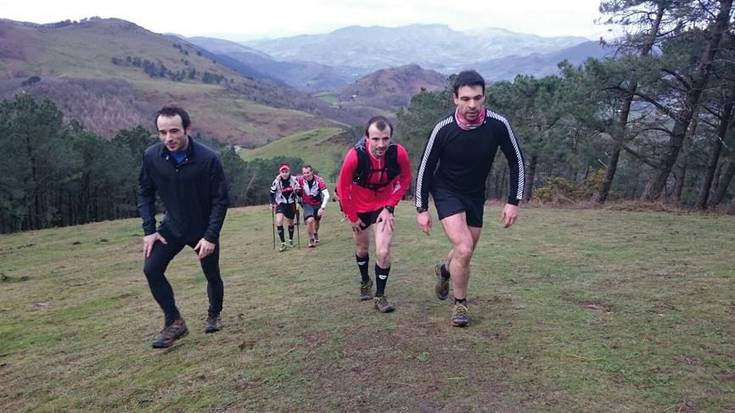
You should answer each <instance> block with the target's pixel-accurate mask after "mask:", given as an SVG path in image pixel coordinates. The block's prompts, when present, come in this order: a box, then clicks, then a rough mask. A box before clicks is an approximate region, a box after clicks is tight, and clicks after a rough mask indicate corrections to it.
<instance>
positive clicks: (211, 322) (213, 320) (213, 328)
mask: <svg viewBox="0 0 735 413" xmlns="http://www.w3.org/2000/svg"><path fill="white" fill-rule="evenodd" d="M220 330H222V317H220V316H219V315H217V316H215V317H212V316H209V317H207V327H206V328H205V329H204V332H205V333H207V334H208V333H216V332H217V331H220Z"/></svg>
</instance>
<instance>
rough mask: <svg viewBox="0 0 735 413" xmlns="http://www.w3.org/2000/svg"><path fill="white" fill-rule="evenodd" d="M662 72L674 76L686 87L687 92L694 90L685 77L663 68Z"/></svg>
mask: <svg viewBox="0 0 735 413" xmlns="http://www.w3.org/2000/svg"><path fill="white" fill-rule="evenodd" d="M661 71H662V72H664V73H668V74H670V75H671V76H673V77H674V78H676V80H678V81H679V82H680V83H681V84H682V85H684V87H685V88H686V89H687V90H688V89H691V88H692V86H691V85H690V84H689V82H687V80H686V79H684V76H682V75H680V74H678V73H676V72H674V71H673V70H669V69H664V68H662V69H661Z"/></svg>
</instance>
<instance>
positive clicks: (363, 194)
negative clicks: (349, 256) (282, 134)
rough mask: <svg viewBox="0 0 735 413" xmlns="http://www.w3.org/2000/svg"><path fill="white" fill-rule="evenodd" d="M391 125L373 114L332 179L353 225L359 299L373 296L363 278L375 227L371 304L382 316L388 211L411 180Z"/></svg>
mask: <svg viewBox="0 0 735 413" xmlns="http://www.w3.org/2000/svg"><path fill="white" fill-rule="evenodd" d="M392 135H393V125H392V124H391V123H390V121H388V119H386V118H384V117H382V116H376V117H374V118H372V119H370V120H369V121H368V123H367V127H366V128H365V138H364V139H361V140H360V142H358V143H357V145H355V147H354V148H351V149H350V150H349V151H348V152H347V155H345V160H344V163H343V164H342V169H341V170H340V173H339V178H338V179H337V191H338V192H339V195H340V200H341V205H342V209H343V210H344V214H345V216H346V217H347V219H348V220H349V221H350V225H352V232H353V235H354V239H355V259H356V260H357V266H358V268H359V270H360V276H361V278H362V282H361V286H360V300H363V301H364V300H369V299H370V298H373V292H372V287H373V282H372V280H371V279H370V275H369V274H368V269H369V268H368V262H369V255H368V251H369V248H370V234H369V233H368V231H366V230H367V229H368V228H369V227H370V226H372V225H373V224H376V226H375V227H374V230H373V233H374V234H375V252H376V255H377V262H376V263H375V282H376V284H377V287H376V291H375V297H374V300H373V301H374V304H375V308H376V309H377V310H379V311H380V312H383V313H388V312H391V311H393V310H394V307H393V305H392V304H390V303H389V302H388V300H387V298H386V297H385V285H386V283H387V282H388V274H389V273H390V262H391V259H390V258H391V257H390V244H391V240H392V238H393V229H394V223H395V221H394V218H393V209H394V208H395V207H396V205H398V202H400V201H401V198H403V195H404V194H405V193H406V191H407V190H408V186H409V184H410V182H411V162H410V161H409V159H408V153H407V152H406V149H404V148H403V146H401V145H398V144H393V143H391V137H392Z"/></svg>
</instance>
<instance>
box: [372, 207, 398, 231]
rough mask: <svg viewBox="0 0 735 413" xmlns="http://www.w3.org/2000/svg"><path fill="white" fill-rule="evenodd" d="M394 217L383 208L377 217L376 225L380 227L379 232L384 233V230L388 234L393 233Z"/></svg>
mask: <svg viewBox="0 0 735 413" xmlns="http://www.w3.org/2000/svg"><path fill="white" fill-rule="evenodd" d="M395 220H396V217H394V216H393V214H391V213H390V211H388V210H387V209H385V208H383V210H382V211H380V215H378V218H377V220H376V221H377V223H378V224H381V225H380V227H379V228H380V232H385V231H386V229H387V230H388V231H389V232H393V226H394V225H395Z"/></svg>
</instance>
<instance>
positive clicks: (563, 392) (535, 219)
mask: <svg viewBox="0 0 735 413" xmlns="http://www.w3.org/2000/svg"><path fill="white" fill-rule="evenodd" d="M327 214H328V215H327V217H326V218H325V221H324V224H323V228H322V231H321V233H320V235H321V238H322V240H323V241H322V245H321V246H319V247H318V248H317V249H314V250H310V249H306V248H303V249H298V250H291V251H288V252H285V253H282V254H279V253H277V252H275V251H274V250H273V249H272V244H271V236H272V234H271V228H270V212H269V211H268V209H267V208H264V207H251V208H241V209H234V210H231V211H230V212H229V213H228V217H227V221H226V223H225V228H224V229H223V236H222V248H223V254H222V258H221V266H222V272H223V277H224V280H225V310H224V313H223V316H224V321H225V323H226V328H225V330H223V331H222V332H220V333H217V334H214V335H205V334H204V333H203V331H202V330H203V326H204V317H205V312H206V307H207V303H206V293H205V288H206V287H205V286H206V284H205V283H203V282H202V280H201V279H202V277H203V276H202V275H201V271H200V269H199V267H198V263H197V261H196V259H195V257H194V256H193V253H192V252H191V251H190V250H189V249H186V250H184V251H183V252H182V253H181V254H180V255H179V256H178V257H177V258H176V259H175V260H174V261H173V262H172V264H171V265H170V267H169V270H168V277H169V280H170V281H171V283H172V285H173V287H174V290H175V292H176V297H177V300H178V305H179V308H180V309H181V311H182V314H183V315H184V317H186V319H187V322H188V324H189V328H190V330H191V333H190V334H189V336H187V337H186V338H184V339H183V340H181V342H180V343H178V344H177V345H176V346H174V347H173V348H171V349H168V350H163V351H160V350H153V349H151V348H150V341H151V340H152V339H153V338H154V337H155V335H156V333H157V331H158V330H159V329H160V326H161V322H162V319H161V314H160V310H159V309H158V307H157V305H156V304H155V302H154V301H153V298H152V297H151V295H150V292H149V290H148V286H147V283H146V281H145V277H144V276H143V274H142V272H141V266H142V260H141V258H142V257H141V254H142V248H141V246H142V245H141V244H142V243H141V230H140V223H139V220H122V221H114V222H103V223H95V224H89V225H84V226H78V227H71V228H62V229H52V230H45V231H35V232H27V233H22V234H14V235H5V236H1V237H0V273H1V274H0V277H1V278H0V405H1V406H3V409H2V410H3V411H24V410H38V411H56V410H61V411H66V410H79V411H101V410H111V411H121V410H143V411H202V410H208V411H224V410H228V411H386V410H390V411H439V410H441V411H519V412H521V411H522V412H526V411H543V412H547V411H554V412H569V411H578V412H588V411H635V412H678V411H694V410H696V411H702V412H705V411H706V412H719V411H731V410H732V409H733V408H735V374H733V371H735V362H734V361H733V360H735V357H733V355H735V327H734V326H735V322H734V321H735V320H734V318H735V298H734V296H733V286H734V284H733V277H734V275H735V274H733V253H732V252H733V250H734V247H735V219H734V218H733V217H726V216H702V215H674V214H661V213H636V212H620V211H609V210H563V209H522V210H521V217H520V220H519V222H518V223H517V224H516V225H515V226H514V227H513V228H512V229H510V230H503V229H502V228H500V225H499V223H498V217H499V214H500V210H499V209H498V208H497V207H490V208H488V209H487V211H486V216H485V222H486V225H485V228H484V233H483V237H482V239H481V241H480V244H479V246H478V249H477V252H476V256H475V258H474V260H473V276H472V279H471V282H470V296H469V298H470V312H471V316H472V322H473V323H472V325H471V326H470V327H469V328H467V329H456V328H452V327H450V326H449V314H450V311H451V306H450V304H449V303H448V302H440V301H438V300H436V298H434V297H433V294H432V287H433V279H432V268H431V266H432V264H433V263H434V262H435V261H437V260H438V259H440V258H441V257H442V256H443V255H444V254H445V253H446V250H447V248H448V243H447V241H446V239H445V237H444V235H443V234H442V233H441V230H440V228H438V227H435V228H434V230H433V232H432V235H431V237H426V236H424V235H423V234H421V233H420V232H419V231H418V230H417V229H416V225H415V222H414V213H413V212H412V210H411V208H410V205H408V204H407V203H402V204H401V205H400V206H399V208H398V209H397V214H398V221H397V232H396V236H395V241H394V250H393V265H392V271H391V277H390V281H389V284H388V295H389V297H390V298H391V300H392V301H393V302H394V303H395V304H396V306H397V310H396V312H395V313H392V314H388V315H384V314H378V313H377V312H375V311H374V310H373V309H372V306H371V303H361V302H359V301H357V294H358V276H357V270H356V268H355V264H354V255H353V252H352V246H351V242H350V237H351V235H350V231H349V227H348V226H347V224H346V223H340V222H339V219H338V217H337V211H336V208H334V204H332V205H330V207H329V209H328V210H327ZM301 238H302V245H303V244H305V242H304V238H305V235H304V231H303V228H302V229H301ZM374 262H375V261H374V255H373V258H372V262H371V266H372V263H374Z"/></svg>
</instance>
